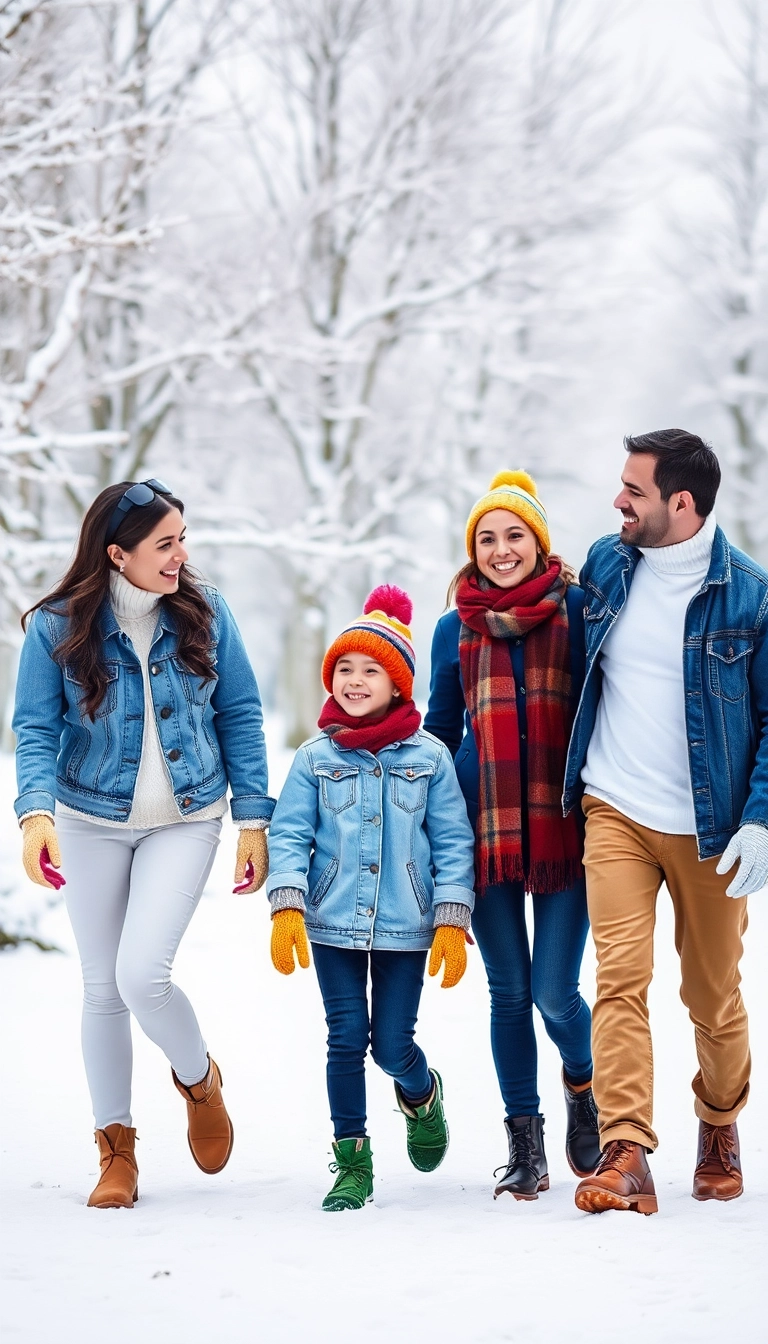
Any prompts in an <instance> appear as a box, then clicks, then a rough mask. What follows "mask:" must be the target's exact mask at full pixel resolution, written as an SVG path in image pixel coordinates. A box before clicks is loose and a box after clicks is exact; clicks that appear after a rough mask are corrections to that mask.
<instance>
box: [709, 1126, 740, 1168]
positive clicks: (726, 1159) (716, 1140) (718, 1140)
mask: <svg viewBox="0 0 768 1344" xmlns="http://www.w3.org/2000/svg"><path fill="white" fill-rule="evenodd" d="M726 1131H730V1125H712V1126H711V1127H710V1128H708V1129H707V1130H706V1131H705V1134H704V1143H703V1147H702V1154H701V1162H702V1163H704V1162H706V1161H707V1160H708V1159H709V1158H710V1157H714V1158H715V1160H716V1161H717V1162H719V1163H720V1166H721V1167H722V1168H723V1170H724V1171H728V1172H731V1171H733V1169H734V1167H733V1162H732V1161H731V1158H733V1157H735V1156H736V1149H735V1147H734V1144H733V1141H732V1139H731V1137H730V1135H729V1133H726Z"/></svg>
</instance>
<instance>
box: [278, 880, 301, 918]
mask: <svg viewBox="0 0 768 1344" xmlns="http://www.w3.org/2000/svg"><path fill="white" fill-rule="evenodd" d="M269 908H270V910H271V911H272V914H273V916H274V915H276V914H277V912H278V911H279V910H300V911H301V913H302V915H305V914H306V913H307V907H306V905H305V904H304V897H303V895H302V893H301V892H300V891H299V889H298V887H275V890H274V891H271V892H270V893H269Z"/></svg>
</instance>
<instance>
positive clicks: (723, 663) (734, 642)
mask: <svg viewBox="0 0 768 1344" xmlns="http://www.w3.org/2000/svg"><path fill="white" fill-rule="evenodd" d="M639 559H640V552H639V551H638V550H637V549H636V548H635V547H634V546H625V545H624V544H623V542H621V541H619V540H618V539H617V537H616V536H610V537H602V538H601V539H600V541H597V542H595V544H594V546H593V547H592V548H591V550H590V552H589V554H588V556H587V559H586V563H585V565H584V569H583V570H582V573H581V583H582V586H583V588H584V590H585V594H586V597H585V605H584V616H585V626H586V646H587V673H586V680H585V683H584V690H583V692H582V696H581V701H580V704H579V707H578V711H577V714H576V722H575V723H574V726H573V733H572V735H571V743H570V747H569V751H568V764H567V767H566V775H565V789H564V793H563V810H564V811H565V812H568V811H569V810H570V809H571V808H572V807H573V806H574V805H575V803H576V802H577V801H578V799H579V797H580V796H581V771H582V768H583V765H584V761H585V759H586V755H587V748H588V747H589V742H590V738H591V736H592V732H593V729H594V726H595V719H596V716H597V706H598V702H599V700H600V687H601V671H600V649H601V647H602V644H603V640H604V639H605V637H606V635H607V634H608V631H609V630H610V629H611V628H612V626H613V625H614V622H615V621H616V618H617V617H618V615H619V613H620V611H621V610H622V607H623V606H624V603H625V602H626V600H627V595H628V593H629V589H630V585H631V583H632V577H633V575H634V572H635V566H636V565H637V563H638V560H639ZM682 658H683V682H684V687H685V717H686V725H687V732H688V761H689V765H690V771H691V785H692V788H693V802H694V811H695V815H696V833H697V838H698V848H699V858H700V859H709V858H713V857H714V856H715V855H717V854H721V853H722V852H723V850H724V849H725V847H726V845H727V844H728V841H729V840H730V839H731V836H732V835H733V834H734V833H735V832H736V831H737V830H738V828H739V826H743V825H744V824H745V823H746V822H754V823H756V824H757V825H760V826H768V574H767V573H766V571H765V570H764V569H762V568H761V567H760V565H758V564H756V563H755V561H754V560H751V559H750V557H749V556H748V555H745V554H744V552H743V551H737V550H736V549H735V548H734V547H732V546H730V545H729V543H728V541H727V540H726V537H725V534H724V532H723V531H722V529H721V528H719V527H718V528H717V529H716V531H715V539H714V543H713V546H712V557H711V560H710V565H709V571H708V573H707V577H706V579H705V580H704V583H703V584H702V586H701V588H700V589H699V591H698V593H696V595H695V596H694V597H693V599H692V600H691V602H690V604H689V606H688V611H687V614H686V618H685V632H684V638H683V648H682ZM648 694H649V695H653V687H652V686H650V685H649V687H648Z"/></svg>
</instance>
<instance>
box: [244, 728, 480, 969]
mask: <svg viewBox="0 0 768 1344" xmlns="http://www.w3.org/2000/svg"><path fill="white" fill-rule="evenodd" d="M473 851H474V837H473V834H472V828H471V826H470V824H469V821H468V819H467V809H466V804H465V802H464V798H463V796H462V793H461V789H460V788H459V785H458V781H457V779H456V772H455V770H454V768H453V761H452V760H451V756H450V752H448V751H447V750H446V748H445V747H444V746H443V744H442V742H438V740H437V738H435V737H433V736H432V734H431V733H427V732H425V731H424V730H423V729H419V730H418V731H417V732H415V733H413V734H412V735H411V736H410V737H407V738H405V739H404V740H403V741H402V742H395V743H393V745H392V746H388V747H383V748H382V750H381V751H379V753H378V755H376V756H374V755H373V754H372V753H371V752H369V751H358V750H350V749H348V748H343V747H340V746H337V745H336V744H335V742H334V741H333V739H332V738H329V737H328V736H327V735H326V734H325V733H319V734H318V736H317V737H313V738H311V739H310V740H309V741H308V742H305V743H304V745H303V746H301V747H300V748H299V750H298V752H297V753H296V757H295V759H294V762H293V765H292V766H291V770H290V773H289V775H288V778H287V780H286V782H285V787H284V788H283V791H282V793H281V795H280V798H279V800H278V803H277V807H276V808H275V812H274V815H273V817H272V822H271V825H270V831H269V854H270V872H269V878H268V880H267V893H269V892H272V891H275V890H276V889H277V888H278V887H294V888H297V889H299V890H300V891H301V892H302V893H303V894H304V898H305V901H306V906H307V913H306V925H307V933H308V935H309V937H310V939H311V940H312V941H313V942H316V943H327V944H330V945H331V946H332V947H350V948H359V949H361V950H365V951H367V950H370V949H379V948H381V949H384V948H388V949H390V950H396V951H401V952H418V951H422V950H424V949H426V948H428V947H430V945H431V943H432V936H433V929H434V924H433V915H434V906H435V905H437V904H438V903H440V902H442V901H451V902H458V903H461V904H462V905H466V906H468V907H469V909H470V910H471V909H472V907H473V905H474V891H473V887H474V852H473Z"/></svg>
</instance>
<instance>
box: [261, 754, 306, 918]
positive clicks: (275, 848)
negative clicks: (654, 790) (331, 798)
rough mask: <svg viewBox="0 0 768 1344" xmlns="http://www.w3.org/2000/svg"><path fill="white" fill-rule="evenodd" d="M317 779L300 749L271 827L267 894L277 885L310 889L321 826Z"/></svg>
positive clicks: (278, 801) (289, 772) (302, 890)
mask: <svg viewBox="0 0 768 1344" xmlns="http://www.w3.org/2000/svg"><path fill="white" fill-rule="evenodd" d="M318 820H319V819H318V796H317V779H316V777H315V775H314V774H313V772H312V771H311V770H310V768H309V764H308V762H307V757H306V752H305V751H303V750H302V749H301V748H300V749H299V751H297V753H296V755H295V756H294V758H293V764H292V765H291V768H290V770H289V771H288V778H287V779H286V781H285V784H284V785H283V789H282V792H281V794H280V797H279V798H278V800H277V806H276V808H275V810H274V813H273V815H272V823H271V825H270V828H269V877H268V878H267V895H268V896H269V894H270V893H271V892H273V891H275V889H276V888H277V887H294V888H296V889H297V890H298V891H300V892H302V894H303V895H304V896H306V895H307V893H308V891H309V882H308V880H307V879H308V874H309V861H310V858H311V856H312V846H313V844H314V840H315V835H316V833H317V826H318Z"/></svg>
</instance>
